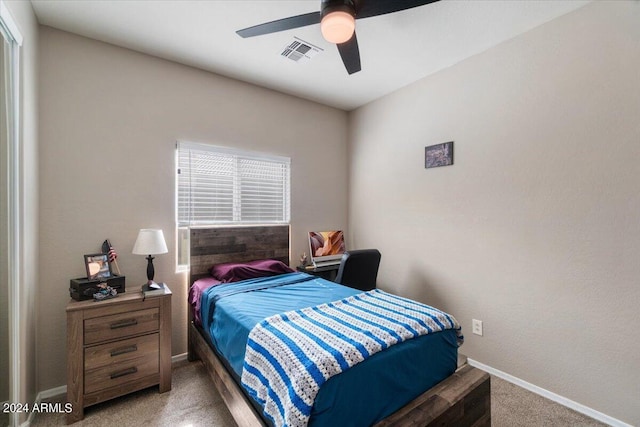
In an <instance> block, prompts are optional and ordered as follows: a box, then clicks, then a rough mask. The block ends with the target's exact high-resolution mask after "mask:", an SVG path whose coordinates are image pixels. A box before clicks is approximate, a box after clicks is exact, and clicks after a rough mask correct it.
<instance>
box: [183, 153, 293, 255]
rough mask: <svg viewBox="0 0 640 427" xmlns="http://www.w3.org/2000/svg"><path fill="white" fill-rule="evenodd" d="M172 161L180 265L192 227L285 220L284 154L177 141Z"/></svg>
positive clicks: (287, 167) (287, 195)
mask: <svg viewBox="0 0 640 427" xmlns="http://www.w3.org/2000/svg"><path fill="white" fill-rule="evenodd" d="M176 161H177V166H178V171H177V203H176V205H177V224H178V239H177V241H178V265H179V266H180V265H187V264H188V263H189V254H188V248H189V240H188V239H189V231H188V230H189V227H191V226H202V225H215V224H221V225H222V224H283V223H284V224H286V223H288V222H289V217H290V169H291V159H289V158H288V157H278V156H270V155H266V154H261V153H255V152H249V151H240V150H234V149H229V148H223V147H216V146H213V145H205V144H196V143H191V142H179V143H178V146H177V160H176Z"/></svg>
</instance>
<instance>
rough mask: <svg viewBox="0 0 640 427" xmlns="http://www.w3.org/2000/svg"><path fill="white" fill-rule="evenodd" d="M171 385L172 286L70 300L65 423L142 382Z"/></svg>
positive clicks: (164, 387) (162, 387) (166, 388)
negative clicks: (151, 292) (159, 291)
mask: <svg viewBox="0 0 640 427" xmlns="http://www.w3.org/2000/svg"><path fill="white" fill-rule="evenodd" d="M154 385H158V386H159V391H160V393H164V392H165V391H169V390H171V292H170V291H169V292H168V293H166V294H164V295H159V296H153V297H146V298H143V297H142V294H141V293H140V292H131V293H123V294H120V295H118V296H117V297H116V298H113V299H110V300H106V301H100V302H94V301H93V300H89V301H73V300H72V301H71V302H69V304H67V402H69V403H71V404H72V407H73V408H72V411H71V412H70V413H69V414H67V423H73V422H76V421H78V420H81V419H82V418H84V408H86V407H87V406H91V405H94V404H96V403H100V402H104V401H105V400H109V399H113V398H114V397H118V396H122V395H124V394H128V393H131V392H133V391H137V390H141V389H143V388H147V387H151V386H154Z"/></svg>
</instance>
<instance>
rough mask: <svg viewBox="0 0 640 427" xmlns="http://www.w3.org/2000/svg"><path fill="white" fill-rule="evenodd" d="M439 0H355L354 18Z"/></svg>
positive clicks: (396, 10)
mask: <svg viewBox="0 0 640 427" xmlns="http://www.w3.org/2000/svg"><path fill="white" fill-rule="evenodd" d="M436 1H439V0H393V1H389V0H355V1H354V3H355V8H356V19H360V18H369V17H371V16H378V15H386V14H387V13H393V12H399V11H401V10H406V9H411V8H414V7H418V6H424V5H425V4H429V3H434V2H436Z"/></svg>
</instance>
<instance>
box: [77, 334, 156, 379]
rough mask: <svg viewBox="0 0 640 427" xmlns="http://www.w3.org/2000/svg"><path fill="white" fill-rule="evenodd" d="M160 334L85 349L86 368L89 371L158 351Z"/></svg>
mask: <svg viewBox="0 0 640 427" xmlns="http://www.w3.org/2000/svg"><path fill="white" fill-rule="evenodd" d="M159 340H160V334H158V333H157V332H156V333H155V334H151V335H143V336H141V337H136V338H129V339H127V340H122V341H114V342H110V343H107V344H101V345H94V346H91V347H87V348H85V349H84V369H85V370H86V371H89V370H91V369H96V368H99V367H101V366H107V365H113V364H116V363H120V362H124V361H127V360H132V359H136V358H138V357H141V356H146V355H149V354H151V353H153V352H156V353H157V352H158V346H159Z"/></svg>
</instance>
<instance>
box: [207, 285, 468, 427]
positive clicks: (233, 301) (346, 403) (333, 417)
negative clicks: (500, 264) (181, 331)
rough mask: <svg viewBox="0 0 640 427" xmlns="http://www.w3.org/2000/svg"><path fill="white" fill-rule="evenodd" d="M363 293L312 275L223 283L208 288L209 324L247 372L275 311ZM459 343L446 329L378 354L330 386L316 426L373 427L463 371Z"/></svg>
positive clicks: (319, 400)
mask: <svg viewBox="0 0 640 427" xmlns="http://www.w3.org/2000/svg"><path fill="white" fill-rule="evenodd" d="M358 293H360V291H358V290H355V289H351V288H347V287H344V286H341V285H338V284H336V283H333V282H329V281H326V280H324V279H320V278H316V277H313V276H310V275H308V274H305V273H289V274H284V275H281V276H275V277H269V278H261V279H254V280H245V281H242V282H237V283H230V284H223V285H218V286H214V287H212V288H209V289H208V290H206V291H205V292H204V293H203V296H202V302H201V310H202V312H201V315H202V322H203V327H204V329H205V331H207V332H208V333H209V335H210V338H211V341H212V342H213V344H214V345H215V346H216V349H217V350H218V352H219V353H220V354H221V355H222V356H223V357H224V358H225V359H226V360H227V362H228V363H229V365H230V366H231V368H232V369H233V370H234V371H235V373H236V375H237V376H240V375H241V374H242V366H243V362H244V356H245V350H246V345H247V338H248V336H249V332H250V331H251V329H253V327H254V326H255V325H256V324H257V323H259V322H260V321H262V320H263V319H265V318H267V317H269V316H272V315H274V314H278V313H284V312H287V311H292V310H297V309H301V308H306V307H312V306H316V305H320V304H323V303H326V302H331V301H336V300H340V299H343V298H347V297H349V296H352V295H356V294H358ZM457 347H458V344H457V335H456V331H455V330H445V331H442V332H438V333H434V334H429V335H424V336H421V337H419V338H416V339H412V340H409V341H405V342H403V343H400V344H397V345H395V346H393V347H391V348H388V349H386V350H385V351H382V352H380V353H377V354H375V355H373V356H372V357H370V358H369V359H367V360H366V361H364V362H362V363H359V364H358V365H356V366H354V367H353V368H351V369H349V370H348V371H346V372H343V373H342V374H340V375H337V376H335V377H332V378H331V379H330V380H328V381H327V382H326V383H324V385H323V386H322V387H321V389H320V391H319V392H318V394H317V396H316V400H315V403H314V405H313V409H312V413H311V418H310V421H309V425H310V426H334V425H337V424H336V423H338V424H339V425H341V426H367V425H371V424H373V423H375V422H376V421H379V420H380V419H382V418H384V417H386V416H388V415H390V414H391V413H393V412H395V411H396V410H398V409H399V408H400V407H402V406H403V405H404V404H406V403H407V402H409V401H410V400H412V399H413V398H415V397H417V396H418V395H419V394H420V393H422V392H424V391H425V390H427V389H429V388H431V387H432V386H433V385H435V384H436V383H438V382H440V381H441V380H443V379H444V378H446V377H448V376H449V375H451V374H452V373H453V372H454V371H455V369H456V362H457ZM396 367H397V368H396Z"/></svg>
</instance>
